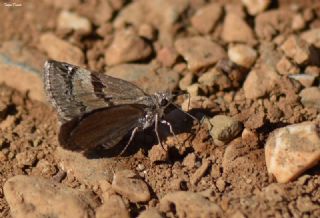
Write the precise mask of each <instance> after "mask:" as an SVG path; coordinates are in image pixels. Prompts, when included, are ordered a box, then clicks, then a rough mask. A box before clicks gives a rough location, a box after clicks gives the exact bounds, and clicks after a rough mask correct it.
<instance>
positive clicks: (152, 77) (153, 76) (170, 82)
mask: <svg viewBox="0 0 320 218" xmlns="http://www.w3.org/2000/svg"><path fill="white" fill-rule="evenodd" d="M106 74H108V75H109V76H113V77H116V78H119V79H123V80H126V81H129V82H132V83H134V84H136V85H137V86H138V87H140V88H141V89H143V90H144V91H145V92H147V93H149V94H153V93H155V92H156V91H159V90H173V89H175V88H176V87H177V86H178V82H179V74H178V72H176V71H175V70H169V69H167V68H155V67H153V66H152V65H146V64H120V65H117V66H113V67H110V68H108V69H106Z"/></svg>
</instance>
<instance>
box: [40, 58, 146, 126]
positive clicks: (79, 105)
mask: <svg viewBox="0 0 320 218" xmlns="http://www.w3.org/2000/svg"><path fill="white" fill-rule="evenodd" d="M44 84H45V90H46V92H47V95H48V97H49V100H50V102H51V103H52V105H53V106H54V107H55V108H56V110H57V111H58V114H59V118H60V120H61V121H62V123H65V122H67V121H70V120H72V119H74V118H76V117H80V116H82V115H84V114H85V113H89V112H91V111H94V110H97V109H99V108H105V107H111V106H116V105H122V104H135V103H137V104H144V102H145V99H146V97H147V95H146V94H145V93H144V92H143V91H142V90H141V89H140V88H138V87H137V86H135V85H134V84H132V83H130V82H127V81H124V80H121V79H117V78H114V77H111V76H107V75H105V74H101V73H95V72H90V71H88V70H86V69H84V68H80V67H78V66H74V65H71V64H68V63H63V62H58V61H53V60H49V61H47V62H46V63H45V67H44Z"/></svg>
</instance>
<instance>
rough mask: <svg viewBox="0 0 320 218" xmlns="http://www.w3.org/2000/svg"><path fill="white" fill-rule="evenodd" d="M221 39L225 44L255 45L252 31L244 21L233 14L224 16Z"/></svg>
mask: <svg viewBox="0 0 320 218" xmlns="http://www.w3.org/2000/svg"><path fill="white" fill-rule="evenodd" d="M221 38H222V39H223V40H224V41H225V42H243V43H248V44H254V43H255V37H254V34H253V30H252V29H251V27H250V26H249V25H248V24H247V23H246V21H245V20H244V19H243V18H241V17H239V16H237V15H236V14H234V13H229V14H227V15H226V17H225V19H224V23H223V27H222V33H221Z"/></svg>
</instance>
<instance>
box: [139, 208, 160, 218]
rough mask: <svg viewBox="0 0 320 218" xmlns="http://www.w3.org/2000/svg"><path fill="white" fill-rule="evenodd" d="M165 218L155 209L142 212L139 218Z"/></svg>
mask: <svg viewBox="0 0 320 218" xmlns="http://www.w3.org/2000/svg"><path fill="white" fill-rule="evenodd" d="M151 217H152V218H163V216H161V214H160V213H159V211H158V210H157V209H155V208H149V209H146V210H144V211H142V212H141V213H140V214H139V216H138V218H151Z"/></svg>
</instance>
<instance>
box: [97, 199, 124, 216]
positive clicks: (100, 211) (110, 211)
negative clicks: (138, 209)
mask: <svg viewBox="0 0 320 218" xmlns="http://www.w3.org/2000/svg"><path fill="white" fill-rule="evenodd" d="M129 217H130V214H129V211H128V209H127V208H126V205H125V203H124V202H123V200H122V198H121V197H120V196H118V195H111V196H109V197H108V199H105V200H104V202H103V204H102V205H101V206H100V207H98V208H97V210H96V218H129Z"/></svg>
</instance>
